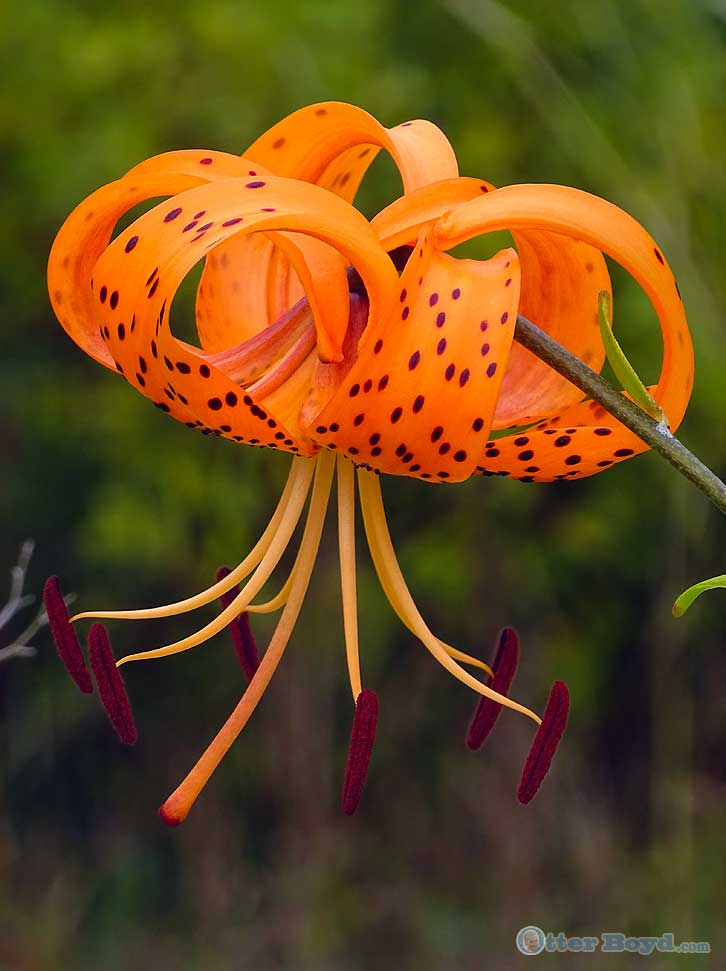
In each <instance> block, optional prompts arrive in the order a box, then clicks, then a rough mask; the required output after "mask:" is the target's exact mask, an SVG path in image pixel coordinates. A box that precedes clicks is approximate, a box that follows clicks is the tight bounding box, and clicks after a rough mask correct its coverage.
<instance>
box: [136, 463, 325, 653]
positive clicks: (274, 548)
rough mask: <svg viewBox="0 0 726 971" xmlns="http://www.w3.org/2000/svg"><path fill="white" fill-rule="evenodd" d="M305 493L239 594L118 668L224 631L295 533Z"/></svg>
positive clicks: (187, 647) (188, 646)
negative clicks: (191, 629)
mask: <svg viewBox="0 0 726 971" xmlns="http://www.w3.org/2000/svg"><path fill="white" fill-rule="evenodd" d="M308 461H309V460H308ZM314 464H315V463H314V462H313V465H314ZM308 467H310V466H308ZM308 487H309V483H308ZM306 496H307V490H306V492H305V493H304V494H303V493H302V492H301V493H300V494H299V495H298V496H296V497H295V500H293V499H291V501H290V502H289V503H288V505H287V508H286V509H285V511H284V513H283V516H282V519H281V521H280V525H279V528H278V530H277V532H276V533H275V535H274V537H273V539H272V542H271V543H270V545H269V547H268V549H267V551H266V553H265V555H264V556H263V557H262V560H261V561H260V563H259V566H258V567H257V568H256V570H255V571H254V573H253V574H252V576H251V578H250V579H249V580H248V581H247V583H246V584H245V585H244V587H242V590H241V591H240V593H238V594H237V596H236V597H235V598H234V599H233V600H232V602H231V603H230V604H229V605H228V606H227V607H225V608H224V610H222V611H221V612H220V613H219V614H218V615H217V616H216V617H215V618H214V620H212V621H210V622H209V623H208V624H206V625H205V626H204V627H202V628H200V630H198V631H197V632H196V633H194V634H190V635H189V636H188V637H183V638H182V639H181V640H180V641H174V643H173V644H167V645H165V646H164V647H157V648H155V649H154V650H151V651H141V652H139V653H137V654H127V655H126V657H122V658H121V659H120V660H119V661H118V666H119V667H121V665H122V664H127V663H128V662H129V661H142V660H150V659H152V658H159V657H169V656H170V655H171V654H180V653H181V652H182V651H188V650H191V648H193V647H197V646H198V645H199V644H203V643H204V642H205V641H208V640H209V638H210V637H214V635H215V634H218V633H219V632H220V631H221V630H224V628H225V627H227V626H228V625H229V624H230V623H231V622H232V621H233V620H234V619H235V618H236V617H238V616H239V615H240V614H241V613H242V612H243V611H244V610H246V609H247V607H248V605H249V604H250V602H251V601H252V600H253V599H254V598H255V597H256V596H257V594H258V593H259V592H260V590H261V589H262V588H263V587H264V585H265V584H266V583H267V581H268V580H269V578H270V575H271V574H272V572H273V571H274V569H275V567H276V566H277V564H278V563H279V562H280V560H281V558H282V555H283V553H284V552H285V550H286V549H287V547H288V546H289V544H290V540H291V539H292V534H293V533H294V532H295V528H296V526H297V524H298V522H299V521H300V517H301V515H302V510H303V505H304V502H305V499H306ZM230 576H231V574H230ZM228 580H229V577H226V578H225V580H224V581H223V582H224V583H226V582H227V581H228Z"/></svg>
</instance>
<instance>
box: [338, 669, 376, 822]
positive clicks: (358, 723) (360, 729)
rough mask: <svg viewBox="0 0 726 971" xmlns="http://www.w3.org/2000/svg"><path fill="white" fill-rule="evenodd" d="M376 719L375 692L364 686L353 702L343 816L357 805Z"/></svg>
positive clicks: (366, 771)
mask: <svg viewBox="0 0 726 971" xmlns="http://www.w3.org/2000/svg"><path fill="white" fill-rule="evenodd" d="M377 721H378V695H377V694H376V693H375V691H371V690H370V689H368V688H364V689H363V691H361V693H360V694H359V695H358V699H357V700H356V703H355V716H354V718H353V730H352V732H351V735H350V748H349V749H348V762H347V764H346V766H345V778H344V780H343V799H342V807H343V812H344V813H345V814H346V816H352V815H353V813H354V812H355V811H356V809H357V808H358V803H359V802H360V797H361V795H362V794H363V788H364V787H365V783H366V775H367V773H368V766H369V765H370V761H371V753H372V751H373V743H374V742H375V739H376V723H377Z"/></svg>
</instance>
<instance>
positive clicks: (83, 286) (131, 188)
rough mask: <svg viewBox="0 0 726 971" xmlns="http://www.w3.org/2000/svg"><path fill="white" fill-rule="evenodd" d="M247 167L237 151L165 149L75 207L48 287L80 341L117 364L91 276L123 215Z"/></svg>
mask: <svg viewBox="0 0 726 971" xmlns="http://www.w3.org/2000/svg"><path fill="white" fill-rule="evenodd" d="M244 173H246V168H245V164H244V162H243V160H241V159H240V158H238V157H237V156H236V155H226V154H225V153H223V152H205V151H186V152H167V153H166V154H164V155H158V156H156V157H155V158H153V159H148V160H147V161H145V162H142V163H141V165H138V166H136V168H134V169H132V170H131V172H130V173H129V174H128V175H127V176H126V177H124V178H122V179H119V180H118V181H117V182H111V183H109V184H108V185H105V186H103V187H102V188H100V189H98V190H97V191H96V192H94V193H93V194H92V195H90V196H89V197H88V198H87V199H84V201H83V202H82V203H81V204H80V205H79V206H77V207H76V208H75V209H74V210H73V212H72V213H71V214H70V216H69V217H68V218H67V219H66V221H65V222H64V223H63V226H62V227H61V228H60V230H59V231H58V235H57V236H56V238H55V241H54V243H53V247H52V249H51V252H50V258H49V261H48V290H49V293H50V298H51V303H52V304H53V309H54V311H55V313H56V316H57V317H58V319H59V320H60V322H61V324H62V325H63V327H64V329H65V330H66V332H67V333H68V334H69V336H70V337H71V338H72V339H73V340H74V341H75V342H76V344H78V345H79V346H80V347H82V348H83V350H84V351H85V352H86V353H87V354H90V355H91V357H94V358H95V359H96V360H97V361H99V362H100V363H101V364H105V365H106V367H111V368H112V367H113V366H114V364H113V360H112V358H111V355H110V353H109V351H108V349H107V347H106V346H105V344H104V342H103V340H102V339H101V336H100V334H99V330H98V322H97V320H96V319H95V314H94V305H93V300H92V296H91V291H90V280H91V273H92V270H93V266H94V264H95V263H96V260H97V259H98V257H99V256H100V255H101V253H102V252H103V250H104V249H105V247H106V246H107V245H108V241H109V239H110V238H111V233H112V232H113V229H114V226H115V225H116V223H117V222H118V220H119V218H120V217H121V216H122V215H123V214H124V213H125V212H128V210H129V209H132V208H133V207H134V206H135V205H137V204H138V203H139V202H143V201H144V200H146V199H152V198H154V197H156V196H162V195H173V194H174V193H175V192H182V191H183V190H185V189H190V188H192V187H194V186H195V185H200V184H202V183H204V182H207V181H209V180H210V178H213V177H222V178H230V176H231V175H232V174H237V175H242V174H244ZM129 243H130V241H129Z"/></svg>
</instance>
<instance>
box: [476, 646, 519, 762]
mask: <svg viewBox="0 0 726 971" xmlns="http://www.w3.org/2000/svg"><path fill="white" fill-rule="evenodd" d="M518 663H519V638H518V637H517V632H516V631H515V630H513V629H512V628H511V627H505V628H504V629H503V630H502V632H501V634H500V635H499V642H498V644H497V653H496V656H495V658H494V661H493V662H492V670H493V671H494V677H493V678H489V682H488V684H489V687H490V688H492V689H493V690H494V691H497V692H498V693H499V694H500V695H506V694H507V693H508V692H509V689H510V687H511V684H512V681H513V680H514V675H515V674H516V673H517V664H518ZM501 711H502V706H501V705H500V704H497V702H496V701H492V699H491V698H484V697H482V698H480V699H479V704H478V705H477V706H476V709H475V711H474V714H473V716H472V719H471V722H470V723H469V731H468V732H467V736H466V747H467V748H468V749H469V750H470V751H472V752H474V751H476V749H478V748H481V746H482V745H483V744H484V741H485V740H486V738H487V736H488V735H489V733H490V732H491V730H492V729H493V728H494V726H495V724H496V722H497V718H499V715H500V714H501Z"/></svg>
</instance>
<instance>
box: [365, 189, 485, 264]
mask: <svg viewBox="0 0 726 971" xmlns="http://www.w3.org/2000/svg"><path fill="white" fill-rule="evenodd" d="M493 189H494V186H493V185H492V184H491V182H485V181H484V180H483V179H469V178H464V177H460V178H450V179H444V180H442V181H440V182H435V183H433V184H429V185H424V186H422V187H421V188H419V189H416V191H415V192H411V193H410V194H408V195H405V196H401V197H400V198H399V199H396V201H395V202H392V203H391V204H390V206H387V207H386V208H385V209H383V210H381V212H379V213H378V215H377V216H375V217H374V218H373V219H372V220H371V227H372V228H373V231H374V232H375V234H376V235H377V236H378V238H379V239H380V241H381V243H382V245H383V246H384V247H385V248H386V249H387V250H392V249H395V248H396V247H398V246H413V244H414V243H415V242H416V240H417V239H418V236H419V233H420V232H421V230H422V229H423V228H424V226H426V225H427V224H428V223H430V222H434V221H435V220H438V219H440V218H441V217H442V216H443V215H445V214H446V213H447V212H449V211H450V210H452V209H454V208H455V207H456V206H460V205H461V204H462V203H463V202H470V201H471V200H472V199H478V198H479V197H480V196H481V195H482V194H483V193H487V192H491V191H492V190H493Z"/></svg>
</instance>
